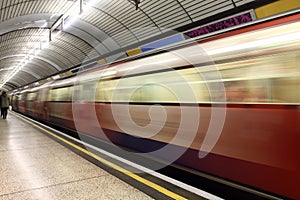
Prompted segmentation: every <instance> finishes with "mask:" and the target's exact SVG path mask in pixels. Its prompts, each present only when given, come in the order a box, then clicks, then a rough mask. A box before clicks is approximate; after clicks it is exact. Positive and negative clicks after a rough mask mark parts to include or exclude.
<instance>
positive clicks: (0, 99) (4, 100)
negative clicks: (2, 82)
mask: <svg viewBox="0 0 300 200" xmlns="http://www.w3.org/2000/svg"><path fill="white" fill-rule="evenodd" d="M0 104H1V116H2V117H3V119H6V116H7V110H8V107H9V105H10V99H9V97H8V96H7V94H6V92H5V91H3V92H2V95H1V96H0Z"/></svg>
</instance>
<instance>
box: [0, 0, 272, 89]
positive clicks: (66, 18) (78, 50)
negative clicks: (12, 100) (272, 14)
mask: <svg viewBox="0 0 300 200" xmlns="http://www.w3.org/2000/svg"><path fill="white" fill-rule="evenodd" d="M257 2H260V4H262V3H261V2H264V4H266V3H268V2H271V0H265V1H256V0H218V1H215V0H140V3H139V4H138V7H139V8H138V9H136V4H135V0H51V1H49V0H1V1H0V47H1V48H0V87H1V86H2V88H3V89H4V90H12V89H15V88H18V87H21V86H24V85H27V84H28V83H32V82H35V81H37V80H40V79H43V78H46V77H49V76H50V75H53V74H57V73H58V72H60V71H63V70H67V69H70V68H72V67H74V66H78V65H80V64H81V63H83V62H85V61H88V60H91V59H96V58H101V56H102V57H103V56H111V55H110V54H111V53H112V52H117V51H118V50H119V49H122V51H119V52H118V55H117V57H119V58H120V57H125V56H126V54H125V52H124V50H126V49H129V48H132V47H133V46H138V45H139V44H141V43H143V42H144V43H145V42H149V41H151V38H152V39H153V40H154V39H155V38H156V39H157V38H159V36H160V35H162V36H163V35H164V33H166V32H169V31H170V30H175V31H176V30H180V29H179V28H181V27H186V28H188V27H192V26H195V25H200V24H199V22H201V20H203V19H208V18H210V17H212V16H216V15H218V14H220V13H224V12H227V11H232V12H240V11H243V10H246V9H250V8H253V7H255V5H256V4H257ZM223 17H224V16H223Z"/></svg>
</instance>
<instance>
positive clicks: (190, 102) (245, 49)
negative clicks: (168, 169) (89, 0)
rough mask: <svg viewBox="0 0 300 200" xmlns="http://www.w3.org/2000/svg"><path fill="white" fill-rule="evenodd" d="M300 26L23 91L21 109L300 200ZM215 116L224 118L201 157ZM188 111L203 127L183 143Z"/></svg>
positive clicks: (259, 26)
mask: <svg viewBox="0 0 300 200" xmlns="http://www.w3.org/2000/svg"><path fill="white" fill-rule="evenodd" d="M299 19H300V14H298V13H296V14H290V15H289V16H284V17H278V18H276V19H273V20H269V21H268V20H266V21H263V22H257V23H254V24H251V26H242V27H239V28H236V29H234V30H230V31H223V32H222V33H220V34H215V35H212V36H210V37H205V38H200V39H198V40H197V41H196V42H195V41H194V42H185V43H182V44H179V45H176V46H172V47H170V48H168V49H164V50H161V51H155V52H153V53H148V54H143V55H141V56H137V57H133V58H128V59H125V60H122V61H119V62H116V63H113V64H111V65H108V66H104V67H100V68H94V69H90V70H87V71H84V72H81V73H78V74H76V75H74V76H72V77H67V78H62V79H58V80H54V81H52V82H48V83H45V84H43V85H40V86H38V87H33V88H27V89H23V90H19V91H17V92H14V93H13V94H12V102H13V109H14V110H15V111H17V112H20V113H22V114H25V115H27V116H30V117H33V118H36V119H39V120H41V121H44V122H48V123H52V124H55V125H57V126H61V127H64V128H67V129H71V130H76V131H78V132H80V133H83V134H87V135H90V136H93V137H95V138H102V139H107V138H109V140H111V141H113V142H114V143H117V144H119V145H122V146H126V147H129V148H132V149H135V150H137V151H140V152H150V151H154V150H157V148H162V147H163V146H164V145H165V144H172V146H173V147H175V148H174V150H175V151H176V147H177V148H178V149H180V148H186V149H187V151H185V152H184V153H183V155H182V156H181V157H180V158H179V159H177V160H176V161H175V163H176V164H178V165H181V166H185V167H188V168H191V169H194V170H198V171H201V172H206V173H209V174H211V175H215V176H217V177H222V178H224V179H226V180H229V181H232V182H234V183H239V184H241V185H245V186H249V187H250V188H254V189H257V190H259V191H264V192H267V193H270V194H275V195H278V196H281V197H288V198H292V199H300V190H299V184H300V183H299V181H300V159H299V158H300V157H299V155H300V148H299V147H300V66H299V63H300V21H299ZM185 92H187V93H185ZM185 94H186V96H185ZM182 96H183V97H182ZM123 107H126V108H125V109H124V108H123ZM213 107H214V108H217V109H219V108H220V109H224V108H225V109H226V117H224V118H223V119H224V122H223V123H222V126H220V127H221V129H220V130H216V131H220V134H219V135H218V134H216V136H217V140H216V141H215V144H213V147H211V149H210V150H209V152H205V153H207V155H206V156H202V157H201V156H200V157H199V151H200V150H201V151H204V150H203V149H201V148H202V143H203V141H204V139H205V137H206V134H207V131H208V129H209V124H210V123H212V122H211V120H212V108H213ZM182 108H192V110H193V111H197V112H199V113H200V115H199V119H194V118H191V119H188V121H192V122H193V121H195V120H197V122H198V123H199V124H198V125H197V126H196V130H192V129H190V128H189V127H185V128H184V130H181V131H183V133H184V134H181V135H176V134H177V132H178V130H179V129H180V128H181V124H180V123H182V120H183V121H184V120H185V119H182V118H181V114H182V112H183V111H182ZM161 109H163V110H164V111H163V112H161ZM220 120H222V118H220ZM149 126H150V127H149ZM100 127H101V128H100ZM100 129H101V130H100ZM102 130H103V131H104V133H105V134H106V136H107V138H105V137H104V136H103V134H101V133H100V132H101V131H102ZM193 131H194V132H195V137H193V140H192V141H191V144H190V145H188V146H186V145H187V143H186V141H185V140H186V138H189V137H188V136H189V134H192V132H193ZM175 137H176V140H173V138H175ZM204 149H205V148H204ZM167 156H169V155H168V154H166V155H160V159H167Z"/></svg>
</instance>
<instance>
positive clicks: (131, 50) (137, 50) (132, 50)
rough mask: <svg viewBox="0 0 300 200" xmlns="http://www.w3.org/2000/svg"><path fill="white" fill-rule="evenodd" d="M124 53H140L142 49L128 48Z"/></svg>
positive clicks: (131, 54)
mask: <svg viewBox="0 0 300 200" xmlns="http://www.w3.org/2000/svg"><path fill="white" fill-rule="evenodd" d="M126 53H127V55H128V56H133V55H136V54H139V53H142V50H141V48H135V49H130V50H128V51H126Z"/></svg>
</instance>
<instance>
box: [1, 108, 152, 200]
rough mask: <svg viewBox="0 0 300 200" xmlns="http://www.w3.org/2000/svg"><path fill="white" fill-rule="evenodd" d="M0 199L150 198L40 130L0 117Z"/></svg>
mask: <svg viewBox="0 0 300 200" xmlns="http://www.w3.org/2000/svg"><path fill="white" fill-rule="evenodd" d="M0 175H1V178H0V200H1V199H5V200H6V199H12V200H20V199H22V200H23V199H26V200H33V199H34V200H40V199H41V200H48V199H49V200H50V199H51V200H55V199H63V200H68V199H72V200H74V199H80V200H82V199H89V200H90V199H95V200H96V199H97V200H98V199H99V200H102V199H105V200H107V199H120V200H121V199H122V200H126V199H130V200H132V199H137V200H140V199H142V200H144V199H145V200H147V199H152V198H151V197H149V196H147V195H146V194H144V193H142V192H141V191H139V190H137V189H135V188H133V187H132V186H130V185H128V184H127V183H125V182H123V181H121V180H119V179H118V178H116V177H114V176H112V175H111V174H109V173H107V172H106V171H104V170H102V169H101V168H99V167H97V166H96V165H94V164H92V163H90V162H88V161H87V160H85V159H83V158H81V157H80V156H78V155H77V154H75V153H73V152H72V151H70V150H68V149H67V148H65V147H64V146H62V145H60V144H59V143H57V142H55V141H54V140H52V139H50V138H49V137H47V136H45V135H44V134H42V133H40V132H39V131H38V130H36V129H34V128H33V127H32V126H30V125H29V124H27V123H25V122H23V121H22V120H20V119H19V118H18V117H16V116H14V115H13V114H12V113H9V114H8V117H7V119H6V120H5V119H2V118H0Z"/></svg>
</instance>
